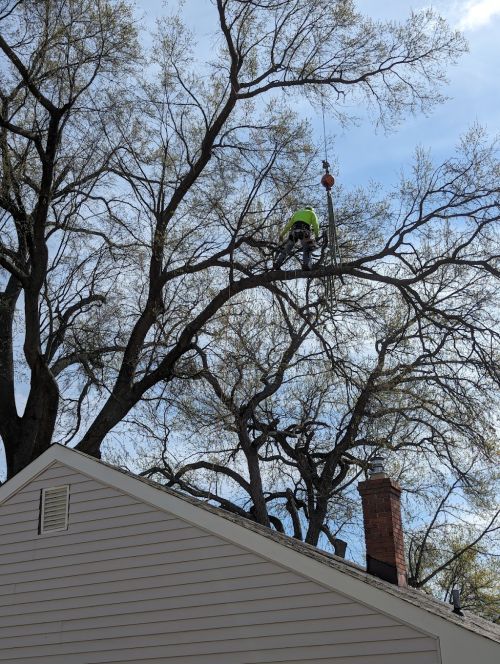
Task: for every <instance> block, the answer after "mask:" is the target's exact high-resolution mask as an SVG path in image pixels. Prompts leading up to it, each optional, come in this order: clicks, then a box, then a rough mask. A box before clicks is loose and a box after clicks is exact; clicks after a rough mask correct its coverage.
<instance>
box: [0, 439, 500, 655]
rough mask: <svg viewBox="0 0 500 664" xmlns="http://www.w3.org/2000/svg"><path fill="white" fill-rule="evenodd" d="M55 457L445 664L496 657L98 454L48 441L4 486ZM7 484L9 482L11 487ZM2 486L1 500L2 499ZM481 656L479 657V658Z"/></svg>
mask: <svg viewBox="0 0 500 664" xmlns="http://www.w3.org/2000/svg"><path fill="white" fill-rule="evenodd" d="M54 461H59V462H60V463H63V464H64V465H66V466H68V467H70V468H72V469H73V470H75V471H77V472H81V473H84V474H85V475H88V476H89V477H91V478H93V479H95V480H97V481H100V482H102V483H104V484H107V485H109V486H112V487H114V488H115V489H118V490H119V491H122V492H124V493H127V494H129V495H130V496H133V497H134V498H137V499H138V500H142V501H144V502H145V503H148V504H149V505H152V506H153V507H156V508H158V509H160V510H163V511H165V512H168V513H169V514H172V515H174V516H176V517H178V518H179V519H183V520H185V521H187V522H188V523H190V524H192V525H194V526H197V527H198V528H202V529H203V530H205V531H208V532H210V533H211V534H213V535H216V536H218V537H220V538H222V539H224V540H226V541H228V542H230V543H232V544H236V545H238V546H241V547H243V548H245V549H247V550H248V551H251V552H252V553H257V554H259V555H261V556H263V557H264V558H266V559H267V560H269V561H271V562H273V563H275V564H277V565H281V566H282V567H286V568H288V569H289V570H292V571H294V572H296V573H297V574H300V575H301V576H305V577H307V578H308V579H311V580H313V581H316V582H317V583H319V584H321V585H322V586H324V587H325V588H327V589H329V590H335V591H337V592H339V593H342V594H344V595H346V596H347V597H350V598H352V599H354V600H356V601H358V602H361V603H363V604H366V605H368V606H369V607H372V608H375V609H377V610H379V611H381V612H383V613H386V614H387V615H389V616H392V617H394V618H395V619H396V620H399V621H402V622H405V623H407V624H408V625H411V626H412V627H414V628H417V629H419V630H421V631H423V632H425V633H426V634H428V635H429V636H433V637H435V638H437V639H439V644H440V649H441V656H442V662H443V664H448V663H450V664H451V662H454V663H455V664H461V663H462V662H464V663H465V662H470V661H480V662H481V664H498V662H500V644H499V643H497V642H495V641H492V640H490V639H488V638H487V637H485V636H482V635H480V634H477V633H475V632H472V631H470V630H468V629H466V628H464V627H461V626H460V625H456V624H455V623H453V622H450V621H447V620H445V619H444V618H441V617H440V616H438V615H437V614H434V613H431V612H429V611H426V610H425V609H424V608H420V607H418V606H416V605H414V604H411V603H410V602H407V601H404V600H403V599H400V598H398V597H396V596H395V595H393V594H391V593H389V592H386V591H384V590H383V589H381V588H377V587H375V586H372V585H370V584H368V583H365V582H364V581H362V580H361V579H357V578H355V577H354V576H351V575H349V574H348V573H344V572H341V571H340V570H337V569H335V568H333V567H330V566H329V565H327V564H324V563H322V562H320V561H318V560H315V559H313V558H310V557H308V556H306V555H304V554H302V553H300V552H298V551H294V550H293V549H291V548H289V547H287V546H284V545H282V544H280V543H279V542H276V541H274V540H272V539H270V538H267V537H265V536H264V535H261V534H260V533H257V532H255V531H253V530H247V529H246V528H244V527H243V526H241V525H239V524H237V523H234V522H232V521H229V520H228V519H224V517H222V516H218V515H217V514H213V513H212V512H209V511H208V510H204V509H203V508H201V507H197V506H196V505H193V504H191V503H190V502H188V501H185V500H182V498H178V497H176V496H174V495H172V494H169V493H166V492H164V491H162V490H161V489H157V488H155V487H153V486H151V485H149V484H146V483H144V482H141V481H140V480H139V479H135V478H134V477H132V476H130V475H127V474H125V473H121V472H120V471H119V470H115V469H113V468H110V467H109V466H106V465H105V464H101V463H99V461H97V460H96V459H93V458H92V457H89V456H87V455H86V454H82V453H80V452H78V451H75V450H72V449H70V448H67V447H63V446H62V445H53V446H51V447H50V448H49V449H48V450H47V451H46V452H45V453H44V454H42V455H41V456H40V457H39V458H38V459H36V460H35V461H34V462H33V463H31V464H30V465H29V466H28V467H27V468H25V469H24V470H23V471H21V472H20V473H19V474H18V475H16V476H15V477H14V478H13V479H12V480H10V481H9V482H8V483H7V484H6V485H5V489H9V492H8V495H12V493H14V492H15V491H17V490H18V489H19V488H21V487H22V486H24V485H26V484H27V483H28V482H29V481H30V479H31V478H33V477H35V476H36V475H39V474H40V472H42V471H43V470H44V469H45V468H46V467H48V466H49V465H51V464H52V463H54ZM9 485H10V486H9ZM3 488H4V487H0V503H1V502H2V500H5V497H4V496H3V495H2V489H3ZM478 655H479V659H478Z"/></svg>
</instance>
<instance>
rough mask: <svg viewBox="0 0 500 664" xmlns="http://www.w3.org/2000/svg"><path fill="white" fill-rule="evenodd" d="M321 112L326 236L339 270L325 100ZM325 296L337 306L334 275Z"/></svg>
mask: <svg viewBox="0 0 500 664" xmlns="http://www.w3.org/2000/svg"><path fill="white" fill-rule="evenodd" d="M321 110H322V115H323V142H324V146H325V158H324V159H323V168H324V169H325V172H324V174H323V177H322V178H321V184H322V185H323V187H324V188H325V189H326V205H327V210H328V228H327V231H326V236H327V239H328V247H327V256H328V257H329V259H330V264H331V265H332V266H333V267H336V268H338V267H341V266H342V255H341V253H340V247H339V243H338V236H337V224H336V223H335V211H334V209H333V200H332V187H333V185H334V184H335V178H334V177H333V175H332V174H331V173H330V164H329V163H328V149H327V142H326V126H325V104H324V102H323V100H322V101H321ZM340 280H341V282H342V283H343V279H342V275H340ZM325 295H326V299H327V301H328V302H329V303H330V305H331V306H332V307H333V305H334V304H335V305H337V294H336V292H335V281H334V277H333V275H329V276H328V277H325Z"/></svg>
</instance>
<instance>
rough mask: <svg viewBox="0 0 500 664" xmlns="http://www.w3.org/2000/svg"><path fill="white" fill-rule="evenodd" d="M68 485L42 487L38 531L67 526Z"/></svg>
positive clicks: (60, 528)
mask: <svg viewBox="0 0 500 664" xmlns="http://www.w3.org/2000/svg"><path fill="white" fill-rule="evenodd" d="M68 508H69V485H65V486H54V487H50V488H49V489H42V506H41V514H40V533H51V532H54V531H55V530H66V529H67V528H68Z"/></svg>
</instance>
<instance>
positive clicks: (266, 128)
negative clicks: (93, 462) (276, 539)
mask: <svg viewBox="0 0 500 664" xmlns="http://www.w3.org/2000/svg"><path fill="white" fill-rule="evenodd" d="M0 10H1V11H0V20H1V25H2V30H1V35H2V36H1V38H0V51H1V54H2V66H1V100H2V113H1V117H0V128H1V153H2V180H1V197H0V205H1V210H2V222H1V223H2V226H1V243H0V265H1V268H2V294H1V299H0V316H1V327H0V334H1V337H0V409H1V412H0V435H1V437H2V442H3V444H4V448H5V455H6V459H7V469H8V476H9V477H10V476H12V475H13V474H15V473H16V472H18V471H19V470H20V469H21V468H22V467H24V466H25V465H26V464H27V463H29V462H30V461H31V460H32V459H33V458H35V457H36V456H37V455H38V454H40V453H41V452H42V451H43V450H45V449H46V448H47V447H48V446H49V445H50V444H51V442H53V441H54V440H58V441H61V442H64V443H70V442H72V441H74V442H77V443H78V447H79V448H80V449H82V450H84V451H86V452H89V453H90V454H93V455H96V456H99V454H100V448H101V445H102V442H103V440H104V439H105V438H106V436H108V434H110V432H112V431H113V430H116V429H117V427H120V426H121V424H122V423H123V422H124V421H125V420H126V418H128V417H130V416H132V415H133V414H134V412H135V411H136V409H137V408H138V407H139V406H140V404H141V403H142V402H143V401H144V400H148V399H151V398H157V397H158V395H159V394H161V393H162V391H164V390H166V389H169V386H170V385H171V384H172V383H173V382H174V381H176V380H178V379H179V377H181V378H182V379H186V377H189V376H190V375H192V377H193V378H196V376H197V372H198V370H199V362H200V361H202V359H203V352H201V353H200V351H203V349H204V347H205V345H204V341H205V338H206V336H207V335H210V334H211V329H212V328H213V327H214V326H215V327H217V324H218V323H219V322H220V321H221V320H224V317H225V316H227V309H228V307H231V303H232V302H237V298H238V297H240V296H241V295H242V294H243V293H245V292H253V293H255V294H256V295H255V298H256V302H261V301H263V300H264V299H265V298H266V297H268V295H267V294H269V295H273V296H274V295H276V296H278V294H279V297H280V298H282V300H283V301H284V302H286V303H287V306H288V307H290V308H291V310H293V311H298V312H299V313H300V309H301V303H300V301H299V299H300V298H299V295H298V291H296V290H295V289H294V288H293V286H292V287H289V286H287V284H292V283H295V282H296V281H297V280H298V279H307V280H308V281H312V280H321V279H322V278H324V277H326V276H328V275H336V276H340V275H342V277H343V280H344V283H345V284H346V287H347V288H352V289H353V290H356V289H357V288H359V289H360V292H362V293H363V294H362V299H361V300H360V304H359V310H360V317H361V318H362V316H361V313H362V312H361V309H362V304H363V302H366V303H367V309H366V311H367V314H368V319H369V311H370V305H369V293H370V292H371V291H373V292H374V293H376V294H378V295H377V296H378V297H381V298H383V299H384V300H386V301H387V302H390V301H391V299H392V298H398V299H400V300H402V301H404V303H405V314H404V315H405V316H406V317H407V318H408V320H412V321H423V323H422V325H424V328H425V325H426V324H427V323H426V321H428V320H431V321H432V324H433V325H438V326H442V328H443V330H446V328H447V326H453V325H455V324H457V325H460V323H455V318H456V316H455V315H454V312H453V303H452V302H448V301H445V300H444V299H443V298H441V299H439V298H437V296H436V295H435V293H436V292H437V291H436V287H435V285H436V284H438V283H442V284H445V283H446V282H447V281H449V282H450V283H453V284H455V282H457V283H458V282H459V280H460V278H461V275H464V274H465V275H467V276H466V283H467V284H473V283H477V284H478V288H479V287H480V288H481V289H482V290H481V292H483V291H484V292H485V293H489V292H490V291H491V280H493V279H494V278H495V277H496V275H497V254H498V251H497V243H496V236H495V228H496V224H497V221H498V184H497V183H498V178H497V177H496V174H497V173H498V165H497V162H496V161H495V155H494V150H493V149H492V148H491V147H489V146H488V145H486V144H485V143H484V141H483V142H482V141H481V140H480V137H478V136H470V137H469V139H467V140H466V141H465V142H464V145H463V150H462V152H461V153H460V154H459V155H458V156H457V157H455V158H452V159H450V160H449V161H448V162H446V163H445V164H443V165H442V166H441V167H440V168H438V169H437V170H433V169H432V168H431V166H430V165H429V163H428V161H427V160H426V159H425V158H424V156H421V158H420V161H419V163H418V165H417V167H416V168H417V173H416V175H414V176H413V177H412V178H411V179H410V180H409V181H408V182H406V183H405V185H404V186H403V187H402V190H401V192H400V202H398V203H393V204H392V205H390V204H387V203H382V202H380V204H378V205H377V204H373V205H369V206H366V207H365V208H363V210H362V211H363V212H364V215H362V216H361V217H359V216H357V217H356V215H354V216H353V217H352V218H353V219H355V221H356V223H351V224H349V223H348V222H349V215H348V214H347V215H346V217H347V218H346V221H345V235H344V240H343V241H344V243H345V259H344V262H343V264H342V266H332V265H328V264H326V263H319V264H317V265H316V267H315V269H314V271H313V272H311V273H303V272H301V271H300V270H296V269H290V270H288V271H281V270H272V268H271V261H270V256H269V252H268V249H269V246H270V244H272V242H273V240H274V239H275V237H276V228H277V226H278V225H279V224H281V223H282V221H283V219H284V218H285V217H286V215H287V214H288V213H289V211H290V208H291V207H293V206H294V205H295V204H296V203H297V202H299V201H302V200H304V198H305V197H307V198H309V199H310V198H314V194H313V193H312V191H313V190H312V183H313V181H315V179H316V176H317V170H316V163H317V156H316V153H315V150H314V147H313V144H312V141H311V136H310V132H309V128H308V126H307V123H306V122H305V121H304V120H302V119H301V118H300V117H299V116H298V115H297V114H295V113H293V112H292V110H291V108H290V105H291V104H290V99H291V98H292V99H293V96H297V98H299V97H300V96H302V97H305V99H306V100H307V102H308V103H309V104H315V103H318V104H323V105H324V107H325V109H326V112H327V114H328V115H329V117H330V118H331V119H332V121H333V120H336V121H338V122H346V121H348V119H349V109H350V107H351V106H350V105H351V103H352V102H353V101H361V102H363V103H364V104H367V105H369V106H371V107H372V108H373V111H374V114H375V117H376V119H377V120H378V121H380V122H382V123H385V124H387V125H392V124H393V123H394V122H396V121H397V120H398V119H400V118H402V117H404V115H405V114H407V113H411V112H417V111H422V110H423V111H428V110H430V108H431V107H432V105H433V104H435V103H436V102H439V101H440V99H441V96H440V90H439V87H440V84H441V83H442V82H443V79H444V72H445V69H446V66H447V65H448V64H449V63H450V62H452V61H453V60H454V59H455V58H456V57H458V55H460V54H461V53H462V52H463V51H464V49H465V46H464V42H463V40H462V38H461V37H460V35H458V34H457V33H454V32H453V31H450V30H449V28H448V27H447V25H446V23H445V22H444V21H442V20H441V19H439V18H438V17H436V16H435V15H434V14H433V13H432V12H430V11H427V12H423V13H419V14H412V15H411V16H410V17H409V18H408V20H407V22H406V23H404V24H395V23H393V22H390V23H379V22H375V21H371V20H369V19H367V18H365V17H363V16H361V15H360V14H359V13H357V12H356V10H355V7H354V5H353V3H352V2H348V1H342V0H338V1H337V2H332V3H329V4H328V6H327V7H325V6H324V3H320V2H319V1H318V2H316V1H314V2H309V3H307V4H306V5H304V3H300V2H295V1H293V0H286V1H285V0H283V1H282V2H275V1H274V0H269V1H268V0H263V1H262V2H260V1H259V2H241V1H239V0H226V1H223V0H218V1H217V2H216V3H214V5H213V11H214V16H215V18H216V22H217V25H218V29H217V32H216V34H214V44H215V47H214V51H213V57H212V60H211V61H210V62H209V63H208V64H206V65H205V64H203V63H200V62H199V61H198V60H197V59H196V53H195V52H194V47H193V39H192V35H191V34H190V32H189V31H188V30H187V28H185V27H184V26H183V24H182V21H181V20H180V18H179V17H178V16H174V17H170V18H166V19H165V20H164V21H163V22H162V23H161V24H160V25H159V29H158V34H157V36H156V41H155V44H154V47H153V49H152V51H151V54H150V55H148V54H147V53H141V51H140V49H139V47H138V44H137V39H136V33H135V28H134V23H133V20H132V15H131V12H130V10H129V9H128V7H127V5H126V4H125V3H123V2H113V1H111V0H110V1H106V0H86V1H84V0H53V1H50V2H49V1H48V0H47V1H45V2H29V1H21V2H15V1H14V0H11V1H7V0H5V1H4V2H2V3H1V6H0ZM139 65H140V67H141V70H143V71H144V70H145V71H146V72H147V76H146V77H145V80H141V79H140V76H139V73H138V70H139ZM291 96H292V97H291ZM315 283H317V284H318V283H320V282H318V281H316V282H315ZM479 285H480V286H479ZM318 287H321V286H318ZM471 287H472V286H467V288H471ZM278 291H279V293H278V294H277V292H278ZM339 315H340V314H338V315H337V317H338V316H339ZM337 322H338V327H341V325H340V320H338V321H337ZM391 324H392V323H391ZM418 324H420V323H418ZM394 325H395V329H396V330H398V329H399V327H398V325H397V324H394ZM294 329H295V333H296V334H298V335H299V338H301V335H302V333H301V331H300V327H299V328H294ZM470 329H471V330H473V332H472V331H471V335H472V334H476V328H470ZM422 334H425V333H422ZM489 334H490V331H489V330H488V329H487V330H485V331H484V338H486V337H487V336H488V335H489ZM383 338H387V343H388V344H389V346H391V344H392V345H394V344H396V343H397V341H398V340H397V338H392V337H391V336H390V333H389V334H388V335H386V337H383ZM481 339H483V337H481ZM20 343H22V344H23V345H22V348H20ZM384 343H386V342H382V345H381V346H380V347H378V346H377V348H376V352H377V353H378V354H379V355H380V354H382V355H383V356H384V357H385V353H386V352H387V349H385V346H384ZM477 348H481V349H482V350H484V348H486V345H485V344H479V343H478V344H477ZM384 349H385V350H384ZM207 361H210V358H209V357H208V358H207ZM375 371H376V369H375ZM368 375H370V373H369V372H368ZM375 378H377V380H378V375H377V376H375V377H374V380H375ZM387 385H389V382H387ZM387 389H388V388H387ZM23 392H25V396H26V406H25V408H24V411H23V410H22V408H20V406H19V403H18V402H19V398H20V397H22V393H23ZM16 394H17V402H16ZM353 426H354V424H353ZM352 433H353V428H352V427H351V428H350V429H348V430H347V429H346V431H345V432H344V435H345V436H347V438H346V440H347V439H350V437H352V435H351V434H352ZM313 539H314V538H313Z"/></svg>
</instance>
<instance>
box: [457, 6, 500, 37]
mask: <svg viewBox="0 0 500 664" xmlns="http://www.w3.org/2000/svg"><path fill="white" fill-rule="evenodd" d="M460 14H461V17H460V19H459V21H458V28H459V29H460V30H476V29H477V28H482V27H484V26H485V25H488V23H490V22H491V21H492V20H493V19H494V18H495V17H496V16H500V0H469V1H468V2H466V3H465V4H464V5H463V7H461V9H460Z"/></svg>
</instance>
